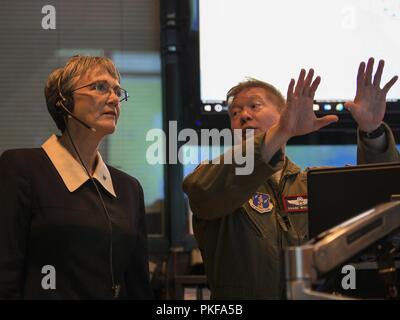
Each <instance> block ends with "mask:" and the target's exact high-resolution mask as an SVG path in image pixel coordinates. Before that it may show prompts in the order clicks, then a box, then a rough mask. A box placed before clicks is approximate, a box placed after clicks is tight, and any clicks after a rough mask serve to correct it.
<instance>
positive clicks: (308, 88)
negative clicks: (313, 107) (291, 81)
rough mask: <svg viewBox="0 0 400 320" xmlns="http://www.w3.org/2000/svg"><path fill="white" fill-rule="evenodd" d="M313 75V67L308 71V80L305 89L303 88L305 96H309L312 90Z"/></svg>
mask: <svg viewBox="0 0 400 320" xmlns="http://www.w3.org/2000/svg"><path fill="white" fill-rule="evenodd" d="M313 76H314V70H313V69H310V70H309V71H308V74H307V76H306V80H305V81H304V90H303V94H304V95H305V96H308V95H309V92H310V84H311V80H312V78H313Z"/></svg>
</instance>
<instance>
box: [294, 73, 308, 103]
mask: <svg viewBox="0 0 400 320" xmlns="http://www.w3.org/2000/svg"><path fill="white" fill-rule="evenodd" d="M305 75H306V71H305V70H304V69H301V71H300V74H299V78H298V79H297V84H296V88H295V90H294V94H295V95H296V96H298V95H300V94H302V93H303V88H304V76H305Z"/></svg>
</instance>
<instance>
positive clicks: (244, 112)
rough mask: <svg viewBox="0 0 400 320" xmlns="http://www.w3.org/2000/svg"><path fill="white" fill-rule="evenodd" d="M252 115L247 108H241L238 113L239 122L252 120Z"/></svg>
mask: <svg viewBox="0 0 400 320" xmlns="http://www.w3.org/2000/svg"><path fill="white" fill-rule="evenodd" d="M252 119H253V118H252V116H251V114H250V112H249V111H248V109H247V108H243V110H242V112H241V113H240V123H241V124H245V123H246V122H248V121H250V120H252Z"/></svg>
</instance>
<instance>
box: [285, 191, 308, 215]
mask: <svg viewBox="0 0 400 320" xmlns="http://www.w3.org/2000/svg"><path fill="white" fill-rule="evenodd" d="M282 200H283V201H282V202H283V208H284V210H285V212H307V211H308V198H307V195H306V194H300V195H293V196H287V197H285V196H283V197H282Z"/></svg>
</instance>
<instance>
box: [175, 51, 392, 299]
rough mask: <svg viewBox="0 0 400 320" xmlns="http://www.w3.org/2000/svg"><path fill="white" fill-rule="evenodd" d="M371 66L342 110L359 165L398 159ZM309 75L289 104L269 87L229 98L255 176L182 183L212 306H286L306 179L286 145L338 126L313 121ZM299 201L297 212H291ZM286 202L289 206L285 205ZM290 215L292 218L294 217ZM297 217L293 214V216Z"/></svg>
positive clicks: (215, 170)
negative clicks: (289, 259)
mask: <svg viewBox="0 0 400 320" xmlns="http://www.w3.org/2000/svg"><path fill="white" fill-rule="evenodd" d="M373 64H374V61H373V59H372V58H371V59H369V61H368V64H367V66H365V63H364V62H362V63H361V64H360V66H359V70H358V75H357V93H356V97H355V99H354V101H353V102H348V103H346V104H345V106H346V108H347V109H348V110H349V111H350V113H351V114H352V116H353V118H354V120H355V121H356V122H357V124H358V128H359V130H358V162H359V163H367V162H368V163H371V162H382V161H396V160H398V159H399V154H398V152H397V149H396V146H395V142H394V138H393V135H392V133H391V131H390V129H389V128H388V127H387V126H386V125H385V124H383V122H382V120H383V117H384V114H385V108H386V101H385V100H386V94H387V92H388V91H389V89H390V88H391V87H392V86H393V84H394V83H395V82H396V81H397V77H393V78H392V79H391V80H390V81H389V82H388V83H387V84H386V85H385V86H384V87H383V89H380V82H381V76H382V72H383V67H384V62H383V61H380V62H379V65H378V68H377V71H376V73H375V76H374V79H372V70H373ZM313 76H314V71H313V70H312V69H311V70H310V71H309V72H308V74H307V75H306V72H305V70H302V71H301V72H300V75H299V78H298V80H297V84H296V86H295V81H294V80H293V79H292V80H291V81H290V84H289V88H288V92H287V101H286V102H285V99H284V98H283V97H282V95H281V94H280V93H279V91H278V90H276V89H275V88H274V87H273V86H271V85H269V84H266V83H264V82H261V81H258V80H254V79H253V80H249V81H247V82H243V83H240V84H239V85H237V86H236V87H233V88H232V89H231V90H230V91H229V92H228V94H227V101H228V104H229V117H230V121H231V128H232V129H242V130H244V129H249V128H252V129H254V130H255V133H256V134H257V135H256V136H255V138H254V144H255V145H254V171H253V173H252V174H250V175H247V176H244V175H235V170H233V169H234V167H235V164H224V161H223V156H221V158H222V159H221V162H220V163H221V164H219V165H215V164H202V165H200V166H199V167H198V168H197V169H196V170H195V171H194V172H193V173H191V174H190V175H189V176H188V177H187V178H186V179H185V181H184V183H183V187H184V190H185V192H186V193H187V194H188V196H189V200H190V205H191V208H192V211H193V213H194V217H193V227H194V233H195V236H196V240H197V242H198V244H199V247H200V250H201V252H202V256H203V260H204V263H205V269H206V274H207V278H208V283H209V286H210V289H211V295H212V298H213V299H282V298H285V282H284V266H283V256H282V254H283V249H284V248H285V247H287V246H289V245H299V244H301V243H303V242H305V241H306V240H307V238H308V234H307V233H308V216H307V208H306V206H305V205H304V204H305V203H306V201H305V200H306V199H307V181H306V179H307V177H306V172H304V171H301V170H300V168H299V167H298V166H296V165H295V164H294V163H293V162H291V161H290V159H288V158H287V157H286V156H285V154H284V152H285V145H286V142H287V141H288V140H289V139H290V138H291V137H294V136H298V135H304V134H307V133H310V132H313V131H316V130H319V129H320V128H322V127H325V126H327V125H329V124H330V123H332V122H335V121H337V120H338V117H337V116H335V115H327V116H324V117H322V118H317V117H316V116H315V114H314V112H313V99H314V95H315V92H316V90H317V88H318V85H319V83H320V78H319V77H317V78H315V80H313ZM299 196H301V197H302V199H303V201H302V205H301V208H300V209H299V208H296V207H295V208H294V207H293V205H290V204H291V203H290V202H292V203H293V200H294V199H297V198H298V197H299ZM289 201H290V202H289ZM294 209H296V210H294ZM297 209H299V210H297Z"/></svg>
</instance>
